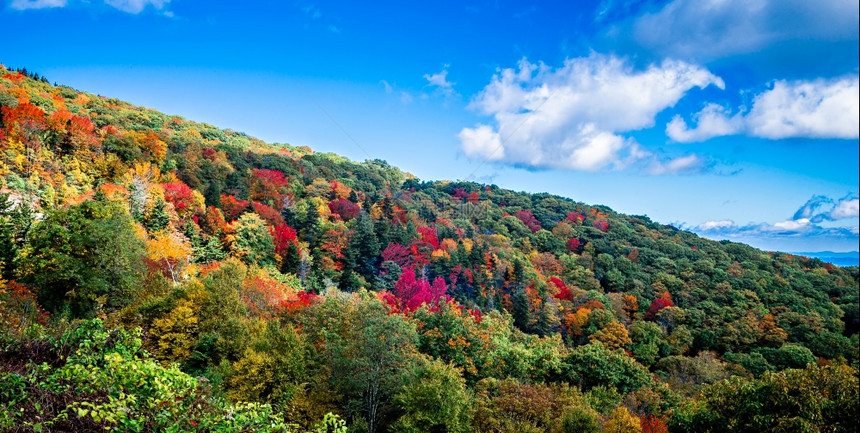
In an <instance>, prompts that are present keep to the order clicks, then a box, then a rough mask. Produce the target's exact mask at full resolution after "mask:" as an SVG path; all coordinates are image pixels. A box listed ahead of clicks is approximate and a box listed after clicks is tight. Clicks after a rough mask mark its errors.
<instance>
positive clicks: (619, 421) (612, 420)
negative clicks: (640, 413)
mask: <svg viewBox="0 0 860 433" xmlns="http://www.w3.org/2000/svg"><path fill="white" fill-rule="evenodd" d="M603 433H642V424H641V423H640V422H639V418H636V417H635V416H633V415H630V412H629V411H628V410H627V408H626V407H624V406H619V407H616V408H615V409H614V410H613V411H612V414H611V415H609V419H608V420H606V422H605V423H603Z"/></svg>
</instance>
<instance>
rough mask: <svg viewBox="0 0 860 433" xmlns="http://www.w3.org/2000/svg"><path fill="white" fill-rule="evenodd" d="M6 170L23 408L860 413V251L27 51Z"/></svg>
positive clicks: (83, 420)
mask: <svg viewBox="0 0 860 433" xmlns="http://www.w3.org/2000/svg"><path fill="white" fill-rule="evenodd" d="M225 126H226V125H225ZM0 179H2V185H0V186H2V189H0V271H2V277H0V431H9V432H32V431H44V432H47V431H69V432H72V431H75V432H79V431H105V430H107V431H117V432H120V431H141V432H142V431H170V432H197V431H199V432H204V431H205V432H209V431H218V432H227V431H272V432H287V431H289V432H345V431H349V432H369V433H377V432H416V433H417V432H452V433H453V432H486V433H489V432H498V433H502V432H510V433H514V432H552V433H562V432H564V433H572V432H606V433H610V432H612V433H622V432H623V433H628V432H629V433H640V432H641V433H646V432H647V433H658V432H716V431H719V432H761V431H773V432H849V431H856V429H857V421H856V418H855V417H856V409H857V407H858V333H860V313H858V279H860V274H858V272H860V271H858V268H857V267H837V266H833V265H831V264H829V263H825V262H823V261H821V260H819V259H812V258H807V257H801V256H792V255H789V254H785V253H780V252H765V251H761V250H758V249H755V248H752V247H750V246H747V245H744V244H740V243H733V242H729V241H721V242H716V241H711V240H708V239H705V238H702V237H699V236H697V235H695V234H693V233H690V232H687V231H683V230H679V229H677V228H675V227H672V226H668V225H663V224H659V223H656V222H654V221H652V220H650V219H649V218H648V217H647V216H637V215H624V214H620V213H617V212H614V211H613V210H612V209H609V208H607V207H605V206H600V205H595V204H585V203H580V202H577V201H574V200H572V199H569V198H564V197H559V196H554V195H549V194H527V193H522V192H515V191H510V190H505V189H501V188H499V187H497V186H494V185H486V184H479V183H472V182H454V181H450V182H448V181H433V182H428V181H422V180H420V179H417V178H416V177H415V176H413V175H410V174H409V173H407V172H405V171H401V170H400V169H398V168H396V167H393V166H391V165H389V164H388V163H386V162H385V161H382V160H367V161H364V162H354V161H350V160H348V159H345V158H343V157H340V156H338V155H335V154H327V153H317V152H314V151H313V150H312V149H310V148H308V147H294V146H291V145H288V144H269V143H264V142H262V141H260V140H258V139H255V138H253V137H250V136H248V135H246V134H244V133H241V132H237V131H233V130H230V129H220V128H218V127H215V126H212V125H208V124H204V123H197V122H194V121H191V120H186V119H184V118H182V117H178V116H174V115H167V114H163V113H160V112H157V111H154V110H151V109H148V108H144V107H138V106H134V105H131V104H129V103H127V102H123V101H119V100H117V99H113V98H110V97H104V96H97V95H93V94H89V93H86V92H82V91H78V90H75V89H72V88H69V87H65V86H62V85H52V84H50V82H49V81H48V80H47V79H46V78H44V77H41V76H40V75H39V74H36V73H32V72H29V71H27V70H26V69H17V70H13V69H10V68H6V67H4V66H2V65H0Z"/></svg>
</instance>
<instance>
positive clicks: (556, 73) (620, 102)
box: [459, 53, 724, 172]
mask: <svg viewBox="0 0 860 433" xmlns="http://www.w3.org/2000/svg"><path fill="white" fill-rule="evenodd" d="M709 85H715V86H718V87H720V88H723V87H724V84H723V81H722V80H721V79H720V78H719V77H717V76H715V75H713V74H711V73H710V72H709V71H708V70H706V69H704V68H701V67H699V66H696V65H691V64H689V63H685V62H679V61H673V60H665V61H663V63H662V64H660V65H651V66H649V67H647V68H645V69H644V70H634V69H633V67H632V66H630V65H629V64H628V62H626V61H625V60H623V59H620V58H617V57H614V56H605V55H600V54H596V53H595V54H592V55H590V56H589V57H583V58H574V59H568V60H566V61H565V62H564V65H562V66H561V67H559V68H557V69H553V68H551V67H549V66H547V65H545V64H543V63H538V64H534V63H531V62H529V61H528V60H525V59H523V60H521V61H520V62H519V65H518V67H517V68H516V69H513V68H508V69H503V70H500V71H498V73H496V74H495V75H494V76H493V78H492V80H491V82H490V83H489V84H488V85H487V86H486V87H485V88H484V89H483V90H482V91H481V92H480V93H479V94H478V95H477V96H476V97H475V98H474V99H473V100H472V101H471V103H470V105H469V107H470V108H471V109H473V110H475V111H478V112H480V113H482V114H485V115H488V116H492V117H493V119H494V121H495V125H487V124H478V125H476V126H474V127H472V128H463V129H462V130H461V131H460V133H459V138H460V142H461V145H462V148H463V151H464V153H465V154H466V155H467V156H470V157H474V158H484V159H487V160H497V161H504V162H509V163H513V164H521V165H526V166H531V167H551V168H563V169H574V170H586V171H595V170H601V169H605V168H614V169H622V168H626V167H628V166H629V165H630V164H632V163H633V162H635V161H638V160H641V159H643V158H646V157H653V155H652V154H651V153H650V152H648V151H646V150H644V149H642V148H641V146H639V145H638V143H636V142H635V140H632V139H630V138H626V137H624V136H622V135H620V133H624V132H629V131H635V130H640V129H643V128H648V127H651V126H653V125H654V122H655V120H654V119H655V116H656V115H657V113H659V112H661V111H663V110H664V109H666V108H668V107H671V106H673V105H675V103H677V102H678V100H679V99H681V98H682V97H683V96H684V95H685V94H686V92H687V91H688V90H690V89H691V88H693V87H700V88H704V87H706V86H709ZM683 158H685V159H679V160H677V161H674V163H673V162H672V161H670V162H669V163H668V164H669V165H665V166H664V167H658V168H656V169H653V170H652V171H653V172H671V171H672V170H677V169H683V168H685V167H689V166H690V165H692V164H693V163H694V162H695V160H694V158H695V157H694V156H687V157H683Z"/></svg>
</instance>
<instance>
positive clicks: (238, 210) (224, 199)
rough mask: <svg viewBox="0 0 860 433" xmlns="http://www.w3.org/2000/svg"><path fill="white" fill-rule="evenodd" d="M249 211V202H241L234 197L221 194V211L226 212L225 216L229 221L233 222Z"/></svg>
mask: <svg viewBox="0 0 860 433" xmlns="http://www.w3.org/2000/svg"><path fill="white" fill-rule="evenodd" d="M247 209H248V201H247V200H239V199H237V198H236V197H233V196H232V195H224V194H221V210H222V211H224V216H225V217H226V219H227V221H233V220H235V219H236V218H239V215H242V213H243V212H245V210H247Z"/></svg>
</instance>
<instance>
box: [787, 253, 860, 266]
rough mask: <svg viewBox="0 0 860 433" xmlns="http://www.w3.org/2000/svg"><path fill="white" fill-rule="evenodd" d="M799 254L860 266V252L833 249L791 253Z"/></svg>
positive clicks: (841, 264) (836, 263)
mask: <svg viewBox="0 0 860 433" xmlns="http://www.w3.org/2000/svg"><path fill="white" fill-rule="evenodd" d="M791 254H794V255H797V256H804V257H809V258H811V259H818V260H821V261H822V262H825V263H832V264H834V265H836V266H860V252H858V251H849V252H847V253H834V252H833V251H819V252H816V253H808V252H805V253H791Z"/></svg>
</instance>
